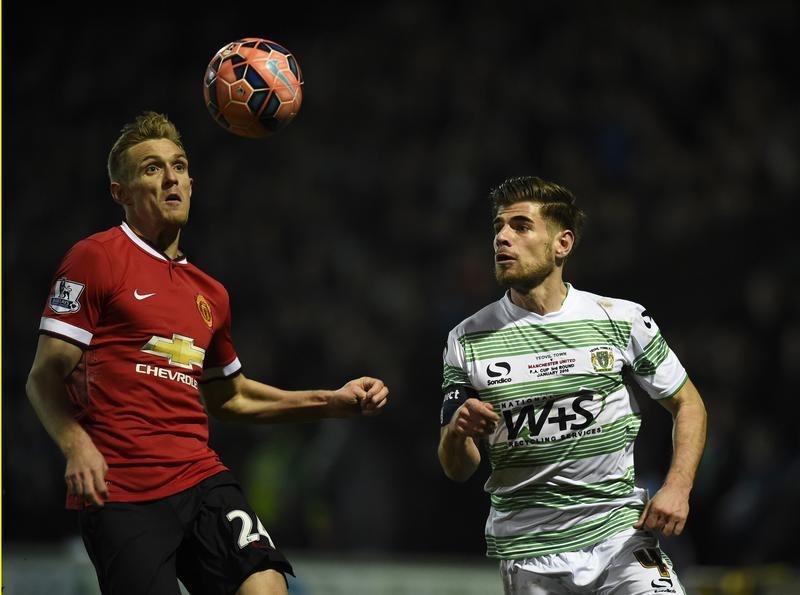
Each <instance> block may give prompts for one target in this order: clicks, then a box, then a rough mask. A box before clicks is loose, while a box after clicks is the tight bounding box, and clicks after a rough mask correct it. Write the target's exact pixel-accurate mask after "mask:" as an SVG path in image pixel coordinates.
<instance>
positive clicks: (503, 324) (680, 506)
mask: <svg viewBox="0 0 800 595" xmlns="http://www.w3.org/2000/svg"><path fill="white" fill-rule="evenodd" d="M490 196H491V199H492V206H493V212H494V234H495V235H494V252H495V275H496V278H497V281H498V282H499V283H500V284H501V285H502V286H503V287H505V288H507V291H506V293H505V295H504V296H503V297H502V298H501V299H500V300H499V301H497V302H495V303H493V304H490V305H488V306H486V307H485V308H483V309H482V310H480V311H479V312H477V313H476V314H474V315H473V316H470V317H469V318H467V319H466V320H464V321H462V322H461V323H460V324H458V325H457V326H456V327H455V328H454V329H453V330H452V331H450V334H449V336H448V339H447V346H446V347H445V351H444V381H443V383H442V388H443V392H444V399H443V404H442V413H441V426H442V428H441V435H440V442H439V460H440V463H441V465H442V468H443V469H444V472H445V474H446V475H447V476H448V477H449V478H451V479H453V480H455V481H464V480H466V479H468V478H469V477H471V476H472V475H473V473H474V472H475V471H476V469H477V468H478V466H479V464H480V461H481V451H483V452H485V453H487V454H488V456H489V461H490V464H491V475H490V476H489V478H488V480H487V481H486V485H485V489H486V491H487V492H488V493H489V494H490V497H491V508H490V511H489V515H488V518H487V521H486V544H487V552H486V553H487V555H488V556H489V557H491V558H496V559H498V560H500V569H501V575H502V579H503V587H504V589H505V593H506V594H507V595H544V594H562V593H563V594H571V595H572V594H579V593H586V594H589V593H591V594H592V595H595V594H598V593H605V594H609V595H610V594H612V593H613V594H614V595H639V594H641V595H644V594H654V593H677V594H683V593H684V591H683V587H682V586H681V584H680V582H679V581H678V578H677V576H676V575H675V572H674V570H673V568H672V562H671V561H670V560H669V558H668V557H667V556H666V555H665V554H664V552H663V551H662V550H661V548H660V547H659V543H658V533H662V534H663V535H665V536H671V535H679V534H680V533H681V532H682V531H683V528H684V525H685V523H686V519H687V516H688V513H689V494H690V491H691V488H692V485H693V482H694V478H695V474H696V472H697V467H698V465H699V463H700V458H701V456H702V453H703V448H704V445H705V436H706V411H705V406H704V404H703V401H702V399H701V397H700V395H699V393H698V391H697V389H696V388H695V387H694V385H693V384H692V381H691V380H690V379H689V378H688V376H687V373H686V371H685V369H684V368H683V366H682V365H681V363H680V361H679V360H678V358H677V356H676V355H675V353H674V352H673V351H672V350H671V349H670V348H669V346H668V345H667V343H666V341H665V340H664V338H663V336H662V335H661V332H660V331H659V328H658V326H657V325H656V323H655V321H654V320H653V318H652V317H651V316H650V315H649V314H648V312H647V310H645V309H644V308H643V307H642V306H640V305H639V304H637V303H634V302H631V301H627V300H621V299H614V298H607V297H603V296H599V295H595V294H592V293H588V292H585V291H580V290H578V289H576V288H575V287H573V286H572V285H570V284H569V283H566V282H564V279H563V269H564V264H565V262H566V260H567V257H568V256H569V255H570V254H571V252H572V250H573V249H574V248H575V246H576V245H577V243H578V240H579V239H580V234H581V229H582V227H583V222H584V220H585V215H584V213H583V212H582V211H581V210H580V209H578V208H577V207H576V206H575V204H574V203H575V198H574V196H573V195H572V193H571V192H570V191H569V190H567V189H565V188H563V187H561V186H559V185H557V184H553V183H551V182H546V181H544V180H541V179H539V178H536V177H518V178H511V179H509V180H506V181H505V182H503V183H502V184H501V185H500V186H498V187H497V188H496V189H494V190H492V192H491V195H490ZM629 381H633V382H636V383H637V384H638V385H639V386H640V387H642V389H644V391H645V392H646V393H647V394H648V395H649V396H650V397H651V398H653V399H655V400H657V401H658V402H659V403H660V404H661V405H663V406H664V407H665V409H666V410H667V411H668V412H669V413H670V414H671V415H672V418H673V457H672V463H671V464H670V467H669V470H668V471H667V475H666V478H665V481H664V484H663V485H662V487H661V488H660V489H659V490H658V491H657V492H656V493H655V494H654V495H653V496H652V498H649V497H648V494H647V493H646V492H645V490H643V489H642V488H640V487H637V485H636V475H635V471H634V459H633V447H634V441H635V439H636V435H637V433H638V430H639V425H640V415H639V411H638V409H637V407H636V404H635V399H634V396H633V393H632V391H631V390H630V388H629V386H628V384H627V383H628V382H629Z"/></svg>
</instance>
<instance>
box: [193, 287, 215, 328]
mask: <svg viewBox="0 0 800 595" xmlns="http://www.w3.org/2000/svg"><path fill="white" fill-rule="evenodd" d="M195 303H196V304H197V310H198V311H199V312H200V316H202V317H203V322H205V323H206V326H207V327H208V328H211V327H212V326H213V324H214V317H213V315H212V313H211V304H209V303H208V300H207V299H206V298H205V297H203V295H202V294H200V293H198V294H197V298H195Z"/></svg>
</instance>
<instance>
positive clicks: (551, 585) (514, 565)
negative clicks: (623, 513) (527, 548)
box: [500, 529, 686, 595]
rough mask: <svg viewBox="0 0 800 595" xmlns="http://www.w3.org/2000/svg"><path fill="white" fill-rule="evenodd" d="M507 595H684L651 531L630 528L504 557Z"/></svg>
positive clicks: (502, 570)
mask: <svg viewBox="0 0 800 595" xmlns="http://www.w3.org/2000/svg"><path fill="white" fill-rule="evenodd" d="M500 574H501V576H502V578H503V589H504V591H505V595H579V594H580V595H589V594H591V595H659V594H665V595H686V592H685V591H684V589H683V586H682V585H681V584H680V582H679V581H678V577H677V576H676V575H675V572H673V570H672V561H671V560H670V559H669V558H668V557H667V556H665V555H664V553H663V552H662V551H661V548H660V547H659V546H658V540H657V539H656V537H655V536H654V535H653V534H652V533H650V532H649V531H637V530H636V529H628V530H625V531H623V532H622V533H618V534H617V535H614V536H613V537H609V538H608V539H606V540H605V541H601V542H600V543H597V544H595V545H593V546H590V547H587V548H584V549H582V550H577V551H574V552H565V553H562V554H548V555H545V556H537V557H535V558H526V559H523V560H501V561H500Z"/></svg>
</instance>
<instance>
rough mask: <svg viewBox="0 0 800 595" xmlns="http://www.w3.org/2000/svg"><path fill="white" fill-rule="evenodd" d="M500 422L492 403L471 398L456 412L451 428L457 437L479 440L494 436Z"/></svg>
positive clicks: (451, 421)
mask: <svg viewBox="0 0 800 595" xmlns="http://www.w3.org/2000/svg"><path fill="white" fill-rule="evenodd" d="M499 421H500V416H499V415H497V414H496V413H495V412H494V408H493V407H492V405H491V404H490V403H486V402H484V401H481V400H480V399H475V398H471V399H467V400H466V401H464V404H463V405H461V407H459V408H458V409H457V410H456V412H455V413H454V414H453V418H452V419H451V420H450V424H449V426H450V428H451V431H452V432H454V433H455V434H456V435H457V436H463V437H469V438H476V439H479V438H486V437H487V436H490V435H491V434H493V433H494V431H495V430H496V429H497V424H498V422H499Z"/></svg>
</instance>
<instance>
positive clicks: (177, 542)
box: [79, 471, 294, 595]
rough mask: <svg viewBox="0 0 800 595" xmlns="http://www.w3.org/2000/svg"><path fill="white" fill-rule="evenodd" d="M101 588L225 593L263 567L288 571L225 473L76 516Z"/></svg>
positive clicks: (133, 594) (161, 594)
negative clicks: (159, 497) (157, 495)
mask: <svg viewBox="0 0 800 595" xmlns="http://www.w3.org/2000/svg"><path fill="white" fill-rule="evenodd" d="M79 518H80V527H81V535H82V536H83V543H84V544H85V545H86V551H87V552H88V554H89V557H90V558H91V560H92V563H93V564H94V567H95V570H96V571H97V578H98V581H99V582H100V589H101V590H102V592H103V593H104V594H107V593H113V594H114V595H145V594H147V595H179V593H180V589H179V587H178V582H177V580H176V578H179V579H180V580H181V582H182V583H183V584H184V585H185V586H186V588H187V589H188V590H189V592H190V593H192V595H230V594H232V593H235V592H236V590H237V589H238V588H239V586H240V585H241V584H242V583H243V582H244V580H245V579H246V578H247V577H248V576H250V575H251V574H253V573H254V572H258V571H261V570H264V569H267V568H273V569H275V570H277V571H279V572H282V573H289V574H291V575H292V576H294V571H293V570H292V566H291V565H290V564H289V562H288V561H287V560H286V558H285V557H284V556H283V554H282V553H281V552H280V551H278V549H276V548H275V545H274V543H273V542H272V539H271V538H270V536H269V535H268V534H267V531H266V530H265V529H264V526H263V525H262V524H261V521H260V520H258V517H257V516H256V514H255V512H254V511H253V509H252V507H251V506H250V504H249V503H248V502H247V500H246V498H245V496H244V493H243V492H242V489H241V487H240V486H239V483H238V482H237V481H236V479H235V478H234V476H233V475H232V474H231V473H230V472H227V471H225V472H222V473H218V474H217V475H214V476H212V477H209V478H208V479H206V480H204V481H202V482H200V483H199V484H197V485H196V486H194V487H193V488H189V489H188V490H184V491H183V492H180V493H178V494H175V495H174V496H170V497H168V498H164V499H162V500H154V501H150V502H133V503H124V502H109V503H106V504H105V506H102V507H94V508H89V509H85V510H82V511H81V512H80V514H79Z"/></svg>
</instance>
